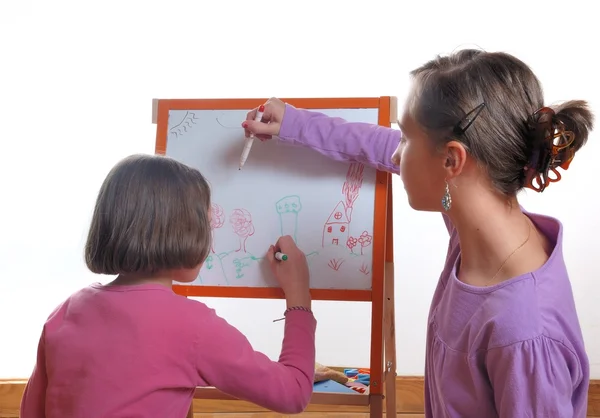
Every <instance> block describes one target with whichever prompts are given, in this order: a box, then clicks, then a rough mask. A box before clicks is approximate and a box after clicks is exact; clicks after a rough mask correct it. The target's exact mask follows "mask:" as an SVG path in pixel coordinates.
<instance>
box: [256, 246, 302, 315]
mask: <svg viewBox="0 0 600 418" xmlns="http://www.w3.org/2000/svg"><path fill="white" fill-rule="evenodd" d="M278 251H279V252H282V253H283V254H285V255H287V256H288V258H287V260H284V261H279V260H277V259H276V258H275V253H276V252H278ZM267 260H269V264H270V266H271V271H272V272H273V275H275V278H276V279H277V281H278V282H279V285H280V286H281V289H282V290H283V292H284V293H285V299H286V302H287V307H288V308H290V307H292V306H303V307H305V308H308V309H310V308H311V297H310V291H309V273H308V263H307V262H306V256H305V255H304V253H303V252H302V251H301V250H300V249H299V248H298V247H297V246H296V243H295V242H294V240H293V239H292V237H290V236H289V235H286V236H283V237H281V238H279V240H277V243H276V244H275V245H271V247H270V248H269V251H267Z"/></svg>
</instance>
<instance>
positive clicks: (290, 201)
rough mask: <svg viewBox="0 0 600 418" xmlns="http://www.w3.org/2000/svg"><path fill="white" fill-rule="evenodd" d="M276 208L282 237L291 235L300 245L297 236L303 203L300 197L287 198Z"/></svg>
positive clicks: (276, 204) (277, 204) (279, 202)
mask: <svg viewBox="0 0 600 418" xmlns="http://www.w3.org/2000/svg"><path fill="white" fill-rule="evenodd" d="M275 208H276V209H277V213H278V214H279V225H280V227H281V235H282V236H284V235H289V236H291V237H292V238H293V239H294V242H296V243H298V241H297V239H296V234H297V233H298V214H299V213H300V211H301V210H302V203H301V202H300V197H299V196H286V197H284V198H282V199H280V200H279V201H277V203H275Z"/></svg>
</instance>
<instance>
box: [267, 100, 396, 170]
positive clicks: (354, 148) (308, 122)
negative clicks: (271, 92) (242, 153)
mask: <svg viewBox="0 0 600 418" xmlns="http://www.w3.org/2000/svg"><path fill="white" fill-rule="evenodd" d="M278 136H279V138H281V140H282V141H283V142H288V143H292V144H297V145H302V146H305V147H308V148H311V149H313V150H315V151H317V152H319V153H321V154H323V155H325V156H327V157H329V158H331V159H333V160H336V161H356V162H360V163H363V164H366V165H368V166H371V167H374V168H376V169H378V170H382V171H388V172H392V173H397V172H398V167H396V166H395V165H394V164H392V161H391V158H392V154H393V153H394V151H395V150H396V148H397V147H398V144H399V143H400V138H401V132H400V131H399V130H396V129H391V128H387V127H384V126H380V125H374V124H370V123H362V122H348V121H346V120H344V119H342V118H338V117H331V116H327V115H324V114H323V113H319V112H314V111H308V110H303V109H296V108H295V107H293V106H291V105H289V104H286V106H285V113H284V117H283V120H282V122H281V129H280V132H279V135H278Z"/></svg>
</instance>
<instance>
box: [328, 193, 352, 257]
mask: <svg viewBox="0 0 600 418" xmlns="http://www.w3.org/2000/svg"><path fill="white" fill-rule="evenodd" d="M349 226H350V219H349V218H348V215H347V212H346V206H345V205H344V202H339V203H338V204H337V206H336V207H335V209H333V212H331V214H330V215H329V218H328V219H327V222H325V226H324V227H323V247H325V246H327V245H340V242H341V243H342V245H343V244H344V243H345V242H346V241H347V240H348V233H349V229H348V227H349Z"/></svg>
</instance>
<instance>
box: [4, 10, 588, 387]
mask: <svg viewBox="0 0 600 418" xmlns="http://www.w3.org/2000/svg"><path fill="white" fill-rule="evenodd" d="M592 7H593V6H591V3H589V2H584V1H576V0H571V1H569V2H568V3H565V2H563V1H546V2H539V1H531V2H525V1H513V0H510V1H509V0H506V1H503V2H501V3H491V2H488V3H484V2H481V1H466V0H462V1H437V2H433V1H428V2H425V1H423V2H401V1H397V0H394V1H391V0H390V1H378V0H371V1H368V2H367V1H361V2H359V1H348V0H345V1H343V0H339V1H336V0H329V1H322V0H321V1H315V0H302V1H293V2H292V1H289V2H282V1H280V0H264V1H262V2H252V1H247V0H240V1H228V0H219V1H179V0H169V1H166V0H163V1H145V2H143V3H142V2H140V3H139V4H137V3H134V2H132V1H124V0H120V1H116V0H104V1H91V0H90V1H75V0H73V1H64V0H56V1H52V2H50V1H45V0H29V1H22V0H19V1H17V0H2V1H0V57H1V63H0V123H1V125H0V126H1V131H0V137H1V139H2V155H3V161H2V164H0V175H1V178H2V200H1V203H0V211H1V212H0V222H1V227H0V236H1V241H0V245H1V248H0V378H2V377H27V376H28V375H29V373H30V372H31V369H32V367H33V364H34V361H35V352H36V344H37V339H38V336H39V332H40V331H41V328H42V324H43V322H44V320H45V319H46V317H47V315H48V314H49V313H50V311H51V310H52V309H53V308H54V307H55V306H56V305H57V304H58V303H59V302H61V301H62V300H63V299H64V298H66V297H67V296H68V295H69V294H70V293H72V292H73V291H75V290H77V289H79V288H81V287H82V286H85V285H87V284H88V283H90V282H92V281H96V280H99V278H98V277H94V276H93V275H92V274H90V273H88V272H87V271H86V269H85V266H84V263H83V255H82V248H83V243H84V239H85V235H86V230H87V227H88V222H89V218H90V215H91V212H92V208H93V204H94V199H95V196H96V193H97V190H98V188H99V186H100V183H101V182H102V180H103V179H104V176H105V175H106V173H107V171H108V170H109V169H110V168H111V167H112V166H113V164H115V163H116V162H117V161H118V160H119V159H121V158H122V157H124V156H126V155H129V154H131V153H137V152H146V153H152V152H154V140H155V137H154V135H155V126H154V125H152V124H151V123H150V115H151V101H152V98H154V97H160V98H190V97H191V98H196V97H197V98H211V97H212V98H215V97H217V98H218V97H232V98H233V97H269V96H279V97H327V96H329V97H332V96H378V95H397V96H399V97H400V98H403V97H404V95H405V94H406V90H407V86H408V80H409V79H408V72H409V71H410V70H411V69H413V68H415V67H417V66H419V65H420V64H422V63H423V62H425V61H426V60H428V59H430V58H433V57H434V55H435V54H437V53H445V52H450V51H452V50H454V49H455V48H457V47H464V46H472V45H473V44H476V45H478V46H480V47H482V48H485V49H487V50H504V51H507V52H510V53H514V54H516V55H518V56H519V57H520V58H521V59H523V60H525V61H526V62H528V63H529V64H530V65H531V66H532V67H533V69H534V71H535V72H536V73H537V75H538V76H539V77H540V79H541V80H542V82H543V83H544V86H545V92H546V98H547V102H553V101H557V100H563V99H587V100H589V101H591V103H592V105H593V106H594V107H595V109H596V110H597V112H598V113H600V110H599V109H600V107H599V106H598V105H599V104H600V87H598V83H597V67H596V65H595V61H594V60H596V55H597V54H596V51H597V40H598V39H600V34H599V30H598V21H597V13H596V12H595V11H594V10H592ZM342 13H345V16H342ZM599 140H600V138H599V137H598V133H594V134H593V135H592V137H591V140H590V142H589V143H588V145H587V146H586V148H584V149H583V151H582V152H581V153H580V154H578V156H577V157H576V158H575V160H574V162H573V164H572V165H571V168H570V169H569V171H568V172H567V174H566V175H565V178H564V180H563V181H562V182H560V183H558V184H553V185H552V186H551V187H550V188H549V189H548V190H547V191H546V192H544V193H543V194H542V195H536V194H535V193H533V192H531V193H526V194H524V195H523V196H522V198H521V203H522V204H523V205H524V206H525V207H526V208H527V209H529V210H531V211H538V212H542V213H546V214H551V215H554V216H557V217H558V218H560V219H561V220H562V222H563V223H564V226H565V237H564V239H565V241H564V245H565V258H566V261H567V264H568V268H569V272H570V274H571V279H572V283H573V288H574V292H575V297H576V302H577V308H578V311H579V316H580V320H581V324H582V327H583V332H584V336H585V341H586V344H587V349H588V353H589V356H590V361H591V363H592V378H596V379H598V378H600V311H599V310H598V302H597V301H598V296H599V295H600V266H599V265H598V258H599V257H598V256H599V255H600V250H599V245H598V236H600V221H599V215H598V203H599V200H598V197H597V192H598V186H597V185H598V177H597V176H598V170H597V168H596V167H597V162H598V158H599V157H598V155H600V141H599ZM394 181H395V188H394V193H395V195H394V205H395V234H394V238H395V250H396V253H395V254H396V258H395V261H396V263H397V267H396V273H397V274H396V276H397V287H396V312H397V316H396V321H397V333H396V335H397V347H398V367H397V369H398V373H399V374H400V375H420V374H422V372H423V367H424V344H425V329H426V314H427V310H428V307H429V302H430V298H431V295H432V293H433V290H434V286H435V283H436V281H437V278H438V275H439V272H440V270H441V267H442V262H443V260H444V255H445V250H446V247H447V233H446V230H445V227H444V225H443V223H442V221H441V219H440V216H439V214H431V213H418V212H414V211H412V210H411V209H410V208H409V207H408V206H407V204H406V196H405V194H404V191H403V188H402V185H401V183H400V181H399V179H398V178H397V177H396V178H395V180H394ZM101 280H102V281H106V280H108V278H101ZM209 303H210V304H211V305H212V306H214V307H215V308H216V309H217V311H218V312H219V313H220V314H221V315H223V316H224V317H225V318H227V319H228V320H229V321H231V322H232V323H233V324H234V325H236V326H238V327H239V328H240V329H241V330H242V331H243V332H244V333H246V335H247V336H248V338H249V339H250V341H251V342H252V343H253V344H254V345H255V347H256V348H257V349H259V350H262V351H264V352H265V353H267V354H268V355H269V356H271V357H272V358H274V359H275V358H277V356H278V353H279V348H280V343H281V335H282V332H281V331H282V323H281V322H277V323H272V322H271V321H272V319H275V318H279V317H280V315H281V311H282V309H283V307H284V306H283V303H282V301H264V300H256V301H238V300H233V301H231V300H218V301H213V300H210V301H209ZM315 312H316V315H317V317H318V321H319V325H318V335H317V344H318V355H317V361H319V362H320V363H325V364H331V365H336V364H343V365H354V366H367V365H368V359H369V352H368V335H369V324H370V318H369V314H368V312H369V311H368V307H367V306H366V305H362V304H356V303H353V304H349V303H316V304H315ZM257 325H258V327H257ZM251 327H256V328H257V329H253V330H251Z"/></svg>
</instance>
